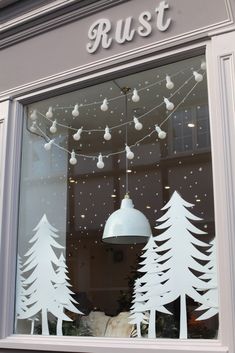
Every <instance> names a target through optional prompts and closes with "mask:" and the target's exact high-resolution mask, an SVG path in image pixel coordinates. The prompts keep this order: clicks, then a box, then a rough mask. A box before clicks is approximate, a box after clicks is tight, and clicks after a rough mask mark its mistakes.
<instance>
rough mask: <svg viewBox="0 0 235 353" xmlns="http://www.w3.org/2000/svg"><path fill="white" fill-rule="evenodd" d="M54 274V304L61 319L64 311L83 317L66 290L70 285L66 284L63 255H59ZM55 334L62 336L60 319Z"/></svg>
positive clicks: (70, 294) (68, 290) (65, 268)
mask: <svg viewBox="0 0 235 353" xmlns="http://www.w3.org/2000/svg"><path fill="white" fill-rule="evenodd" d="M56 272H57V282H56V284H55V292H56V302H57V305H58V308H59V310H60V312H61V317H62V314H63V312H64V309H67V310H69V311H71V312H73V313H76V314H81V315H83V313H82V312H81V311H79V310H78V309H77V308H76V307H75V306H74V304H78V303H77V302H76V300H75V299H73V297H72V294H74V293H73V292H72V291H71V290H70V289H69V288H68V287H71V284H69V282H68V281H69V277H68V276H67V273H68V270H67V266H66V263H65V258H64V255H63V253H61V255H60V258H59V261H58V269H57V270H56ZM73 303H74V304H73ZM67 321H68V320H67ZM71 321H72V320H71ZM56 333H57V335H60V336H61V335H63V332H62V319H61V318H58V320H57V327H56Z"/></svg>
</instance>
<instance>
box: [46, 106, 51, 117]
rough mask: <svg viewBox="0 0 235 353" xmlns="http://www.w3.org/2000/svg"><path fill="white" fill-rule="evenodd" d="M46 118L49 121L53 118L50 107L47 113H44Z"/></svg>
mask: <svg viewBox="0 0 235 353" xmlns="http://www.w3.org/2000/svg"><path fill="white" fill-rule="evenodd" d="M46 117H47V118H48V119H51V118H52V117H53V112H52V107H49V108H48V111H47V112H46Z"/></svg>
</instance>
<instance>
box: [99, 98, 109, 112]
mask: <svg viewBox="0 0 235 353" xmlns="http://www.w3.org/2000/svg"><path fill="white" fill-rule="evenodd" d="M100 109H101V110H102V112H106V111H107V110H108V100H107V98H105V99H104V100H103V103H102V104H101V106H100Z"/></svg>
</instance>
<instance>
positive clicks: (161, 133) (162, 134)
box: [155, 125, 166, 140]
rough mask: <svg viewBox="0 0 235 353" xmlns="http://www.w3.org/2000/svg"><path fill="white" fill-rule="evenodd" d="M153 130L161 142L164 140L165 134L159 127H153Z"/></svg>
mask: <svg viewBox="0 0 235 353" xmlns="http://www.w3.org/2000/svg"><path fill="white" fill-rule="evenodd" d="M155 130H156V131H157V134H158V138H160V139H161V140H164V139H165V138H166V132H165V131H163V130H162V129H161V128H160V126H158V125H155Z"/></svg>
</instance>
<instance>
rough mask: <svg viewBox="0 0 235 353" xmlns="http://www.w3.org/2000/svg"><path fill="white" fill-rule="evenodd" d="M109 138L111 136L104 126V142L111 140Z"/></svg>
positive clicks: (107, 128)
mask: <svg viewBox="0 0 235 353" xmlns="http://www.w3.org/2000/svg"><path fill="white" fill-rule="evenodd" d="M111 138H112V136H111V134H110V131H109V127H108V126H106V128H105V133H104V139H105V140H106V141H109V140H111Z"/></svg>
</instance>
